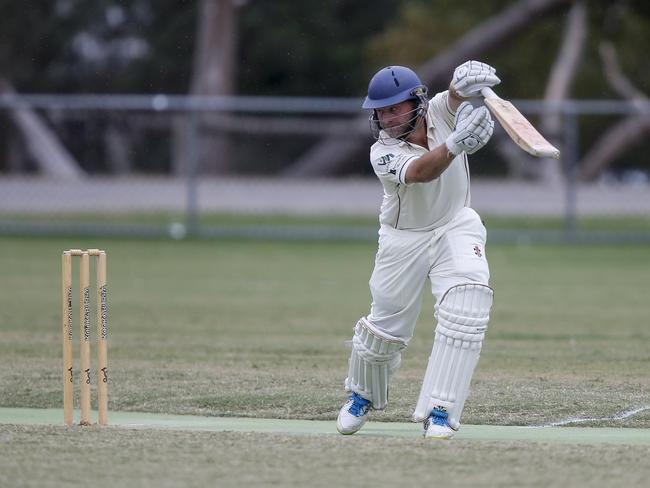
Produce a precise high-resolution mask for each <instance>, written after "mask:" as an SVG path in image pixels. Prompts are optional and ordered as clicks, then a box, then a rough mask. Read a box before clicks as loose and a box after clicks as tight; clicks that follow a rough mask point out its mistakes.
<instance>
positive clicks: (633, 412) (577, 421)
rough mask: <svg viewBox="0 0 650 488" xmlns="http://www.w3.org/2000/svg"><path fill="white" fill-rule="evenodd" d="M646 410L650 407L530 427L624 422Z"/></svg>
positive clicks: (531, 426)
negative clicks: (607, 415) (606, 415)
mask: <svg viewBox="0 0 650 488" xmlns="http://www.w3.org/2000/svg"><path fill="white" fill-rule="evenodd" d="M646 410H650V405H646V406H644V407H639V408H635V409H633V410H628V411H627V412H623V413H620V414H618V415H613V416H611V417H601V418H591V419H578V418H575V419H567V420H560V421H559V422H551V423H548V424H542V425H529V426H528V427H530V428H534V429H538V428H541V427H561V426H563V425H569V424H581V423H584V422H607V421H612V420H623V419H626V418H629V417H632V416H633V415H636V414H638V413H641V412H645V411H646Z"/></svg>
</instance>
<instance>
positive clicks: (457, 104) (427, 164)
mask: <svg viewBox="0 0 650 488" xmlns="http://www.w3.org/2000/svg"><path fill="white" fill-rule="evenodd" d="M498 83H500V80H499V78H498V77H497V76H496V73H495V70H494V68H492V67H491V66H489V65H487V64H484V63H481V62H478V61H467V62H466V63H463V64H462V65H460V66H458V67H457V68H456V70H455V71H454V74H453V78H452V81H451V84H450V86H449V89H448V90H446V91H443V92H441V93H438V94H436V95H435V96H434V97H433V98H432V99H431V100H428V98H427V88H426V87H425V86H424V85H423V84H422V83H421V81H420V79H419V78H418V76H417V75H416V74H415V73H414V72H413V71H412V70H411V69H409V68H406V67H403V66H388V67H386V68H383V69H381V70H380V71H378V72H377V73H376V74H375V75H374V76H373V78H372V79H371V80H370V84H369V86H368V95H367V97H366V99H365V101H364V102H363V108H364V109H370V110H372V112H371V115H370V128H371V131H372V134H373V136H374V137H375V139H376V140H377V142H375V143H374V144H373V146H372V147H371V149H370V162H371V164H372V167H373V169H374V171H375V174H376V175H377V177H378V178H379V180H380V181H381V183H382V185H383V188H384V197H383V202H382V205H381V211H380V215H379V222H380V230H379V246H378V250H377V255H376V257H375V266H374V270H373V273H372V276H371V278H370V283H369V284H370V292H371V294H372V304H371V306H370V313H369V314H368V315H367V316H365V317H362V318H360V319H359V321H358V322H357V324H356V326H355V328H354V335H353V338H352V353H351V355H350V360H349V367H348V375H347V378H346V380H345V388H346V391H348V392H350V393H351V395H350V398H349V400H348V401H347V402H346V403H345V404H344V405H343V407H342V408H341V410H340V412H339V415H338V419H337V428H338V431H339V432H340V433H341V434H354V433H355V432H357V431H358V430H359V429H361V427H362V426H363V424H364V423H365V421H366V420H367V418H368V415H369V414H370V411H371V410H381V409H384V408H385V407H386V405H387V403H388V391H389V383H390V379H391V377H392V376H393V375H394V374H395V372H396V371H397V370H398V368H399V366H400V360H401V353H402V350H403V349H404V348H405V347H406V346H407V345H408V343H409V341H410V340H411V338H412V337H413V332H414V328H415V323H416V321H417V318H418V316H419V314H420V308H421V296H422V290H423V287H424V285H425V282H426V280H427V278H428V279H429V282H430V283H431V292H432V293H433V295H434V296H435V299H436V305H435V312H434V316H435V318H436V320H437V325H436V329H435V337H434V342H433V349H432V351H431V356H430V357H429V363H428V366H427V369H426V372H425V374H424V380H423V382H422V388H421V391H420V396H419V399H418V401H417V405H416V407H415V412H414V413H413V420H414V421H417V422H424V436H425V437H427V438H437V439H450V438H451V437H453V436H454V434H455V433H456V431H457V430H458V429H459V427H460V417H461V414H462V412H463V406H464V404H465V400H466V398H467V396H468V394H469V385H470V381H471V379H472V374H473V373H474V368H475V367H476V364H477V362H478V359H479V354H480V351H481V346H482V343H483V339H484V337H485V331H486V329H487V325H488V321H489V316H490V308H491V306H492V289H491V288H490V287H489V286H488V281H489V277H490V272H489V268H488V262H487V258H486V254H485V242H486V231H485V227H484V226H483V223H482V222H481V219H480V217H479V216H478V214H477V213H476V212H475V211H474V210H473V209H472V208H470V188H469V164H468V157H467V156H468V155H470V154H474V153H475V152H476V151H478V150H480V149H481V148H482V147H483V146H484V145H485V144H486V143H487V142H488V140H489V139H490V137H491V136H492V131H493V128H494V122H493V121H492V119H491V117H490V114H489V112H488V111H487V109H486V108H485V107H479V108H474V107H473V106H472V105H471V104H470V103H469V102H467V101H466V99H467V98H469V97H472V96H475V95H476V94H478V93H479V92H480V90H481V88H484V87H491V86H494V85H496V84H498Z"/></svg>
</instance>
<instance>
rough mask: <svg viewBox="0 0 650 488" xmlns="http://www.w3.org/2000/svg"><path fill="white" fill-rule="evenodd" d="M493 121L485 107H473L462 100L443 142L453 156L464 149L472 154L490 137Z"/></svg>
mask: <svg viewBox="0 0 650 488" xmlns="http://www.w3.org/2000/svg"><path fill="white" fill-rule="evenodd" d="M493 132H494V121H493V120H492V117H490V112H488V109H487V108H485V107H479V108H474V107H472V104H471V103H469V102H463V103H461V104H460V106H459V107H458V110H457V111H456V121H455V128H454V131H453V132H452V133H451V134H450V135H449V137H447V140H446V141H445V144H446V145H447V149H448V150H449V152H450V153H452V154H453V155H454V156H458V155H459V154H460V153H461V152H463V151H465V152H466V153H467V154H474V153H475V152H476V151H478V150H479V149H481V148H482V147H483V146H485V144H487V142H488V141H489V140H490V137H492V133H493Z"/></svg>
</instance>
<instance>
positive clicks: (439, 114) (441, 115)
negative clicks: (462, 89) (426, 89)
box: [429, 90, 456, 129]
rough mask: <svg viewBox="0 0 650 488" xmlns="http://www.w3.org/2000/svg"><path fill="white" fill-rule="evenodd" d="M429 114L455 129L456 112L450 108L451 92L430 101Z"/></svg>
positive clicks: (440, 94) (441, 94)
mask: <svg viewBox="0 0 650 488" xmlns="http://www.w3.org/2000/svg"><path fill="white" fill-rule="evenodd" d="M429 112H430V113H432V114H433V116H434V117H435V118H436V119H439V120H442V121H443V122H444V123H445V124H446V125H447V126H448V127H449V128H451V129H453V128H454V122H455V120H456V112H452V110H451V107H450V106H449V91H448V90H445V91H443V92H440V93H437V94H436V95H435V96H434V97H433V98H432V99H431V100H430V101H429Z"/></svg>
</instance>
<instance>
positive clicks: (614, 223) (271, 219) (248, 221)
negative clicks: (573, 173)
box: [2, 212, 650, 233]
mask: <svg viewBox="0 0 650 488" xmlns="http://www.w3.org/2000/svg"><path fill="white" fill-rule="evenodd" d="M2 219H4V220H12V221H16V222H36V223H38V222H51V220H52V215H51V214H6V213H5V214H2ZM56 220H57V222H62V223H68V224H76V223H80V222H83V223H94V224H97V223H109V224H149V225H169V224H172V223H174V222H181V223H182V222H185V221H186V215H184V214H174V213H124V214H122V213H110V214H98V213H87V212H86V213H68V214H57V216H56ZM483 220H484V221H485V223H486V225H487V226H488V228H489V229H490V230H491V231H499V230H503V229H508V230H512V229H516V230H520V231H540V230H541V231H545V230H553V231H561V230H563V229H564V227H565V220H564V218H561V217H534V218H530V217H501V216H492V215H483ZM377 222H378V221H377V217H376V216H365V215H285V214H268V213H265V214H255V213H253V214H241V213H236V214H231V213H207V212H204V213H202V214H201V217H200V223H201V224H203V225H208V226H220V225H223V226H235V227H236V226H250V225H281V226H303V227H304V226H321V225H322V226H339V227H377V226H378V223H377ZM577 229H579V230H585V231H590V230H599V231H609V232H616V231H626V232H644V233H647V232H650V217H647V216H646V217H644V216H618V215H611V216H597V217H580V218H578V220H577Z"/></svg>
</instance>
